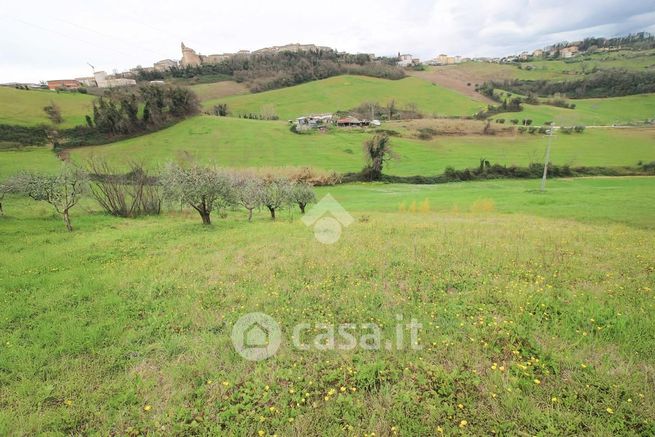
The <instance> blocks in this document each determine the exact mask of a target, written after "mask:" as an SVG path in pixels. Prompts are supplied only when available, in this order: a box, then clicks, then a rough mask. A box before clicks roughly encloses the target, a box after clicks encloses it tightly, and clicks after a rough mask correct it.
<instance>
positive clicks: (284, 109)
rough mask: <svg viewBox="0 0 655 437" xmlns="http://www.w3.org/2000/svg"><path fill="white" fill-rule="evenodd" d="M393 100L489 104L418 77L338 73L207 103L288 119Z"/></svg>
mask: <svg viewBox="0 0 655 437" xmlns="http://www.w3.org/2000/svg"><path fill="white" fill-rule="evenodd" d="M391 100H395V101H396V104H397V105H398V106H399V107H403V106H406V105H408V104H415V105H416V106H417V108H418V110H419V111H421V112H423V113H424V114H426V115H428V116H431V115H439V116H453V115H464V116H466V115H472V114H474V113H476V112H477V111H478V110H479V109H481V108H483V107H484V106H485V105H484V104H483V103H481V102H480V101H476V100H474V99H472V98H470V97H467V96H464V95H462V94H460V93H458V92H456V91H453V90H450V89H447V88H443V87H441V86H438V85H433V84H431V83H429V82H428V81H425V80H422V79H419V78H415V77H409V78H405V79H401V80H395V81H394V80H385V79H376V78H371V77H364V76H337V77H332V78H329V79H325V80H319V81H315V82H310V83H306V84H302V85H298V86H293V87H289V88H283V89H279V90H274V91H268V92H264V93H258V94H249V95H244V96H233V97H226V98H222V99H212V100H208V101H206V102H204V104H203V106H204V107H205V109H209V108H211V107H212V106H214V105H216V104H217V103H227V105H228V107H229V109H230V111H231V113H232V115H234V116H236V115H238V114H245V113H254V114H259V113H260V112H261V111H262V108H263V107H266V106H268V107H269V108H271V109H274V110H275V112H276V113H277V115H278V116H279V117H280V118H281V119H285V120H286V119H295V118H296V117H300V116H302V115H304V114H305V115H306V114H312V113H323V112H335V111H338V110H344V111H345V110H349V109H352V108H354V107H357V106H359V105H360V104H362V103H366V102H377V103H380V104H382V105H385V104H386V103H387V102H389V101H391Z"/></svg>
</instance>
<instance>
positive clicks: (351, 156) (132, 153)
mask: <svg viewBox="0 0 655 437" xmlns="http://www.w3.org/2000/svg"><path fill="white" fill-rule="evenodd" d="M369 136H370V134H363V133H351V132H346V131H337V132H336V133H334V134H316V135H310V136H306V135H295V134H292V133H291V132H289V129H288V127H287V126H286V124H285V123H284V122H264V121H254V120H242V119H236V118H218V117H209V116H202V117H196V118H194V119H190V120H187V121H184V122H182V123H180V124H178V125H176V126H173V127H171V128H168V129H165V130H163V131H160V132H156V133H154V134H151V135H147V136H144V137H139V138H134V139H131V140H127V141H123V142H119V143H115V144H110V145H105V146H96V147H87V148H82V149H76V150H73V151H71V155H72V156H73V158H74V159H75V160H77V161H84V160H86V159H88V158H89V157H90V156H92V155H98V156H104V157H106V158H107V159H109V160H111V161H114V162H117V163H127V162H129V161H131V160H134V159H137V160H142V161H144V162H146V163H148V164H149V165H153V166H154V165H157V164H164V163H165V162H166V161H169V160H175V159H177V158H180V157H184V156H187V155H188V154H190V155H192V156H195V157H196V158H197V159H199V160H201V161H204V162H209V161H213V162H215V163H218V164H219V165H224V166H238V167H257V166H286V165H295V166H303V165H306V166H312V167H316V168H321V169H325V170H335V171H338V172H346V171H357V170H359V169H361V167H362V162H363V158H362V152H361V144H362V142H363V141H364V140H365V139H366V138H368V137H369ZM654 139H655V131H653V130H648V129H631V130H613V129H595V130H592V129H589V130H587V131H586V132H585V133H584V134H582V135H570V136H565V135H559V136H558V137H557V139H556V140H555V142H554V146H553V153H552V159H553V162H555V163H557V164H570V165H635V164H636V163H637V162H638V161H639V160H642V161H652V160H655V141H654ZM393 144H394V146H395V149H396V152H397V153H398V159H396V160H394V161H392V162H391V163H389V165H388V167H387V170H386V171H387V173H390V174H398V175H415V174H421V175H433V174H437V173H441V172H442V171H443V170H444V169H445V168H446V167H447V166H453V167H455V168H466V167H473V166H477V165H478V163H479V160H480V158H486V159H488V160H490V161H491V162H494V163H501V164H517V165H526V164H528V163H530V162H536V161H540V160H542V159H543V152H544V150H545V146H546V143H545V140H544V138H543V137H542V136H539V135H535V136H533V135H519V136H515V137H503V136H498V137H493V136H492V137H489V136H485V137H483V136H465V137H457V136H453V137H437V138H436V139H435V140H433V141H430V142H427V141H418V140H409V139H404V138H394V139H393ZM2 156H3V155H2V152H0V160H1V159H2Z"/></svg>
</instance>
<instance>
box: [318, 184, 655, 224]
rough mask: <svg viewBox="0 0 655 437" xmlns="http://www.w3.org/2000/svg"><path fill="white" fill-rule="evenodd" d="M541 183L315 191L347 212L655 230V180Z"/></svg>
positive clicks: (349, 186)
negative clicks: (491, 216) (518, 218)
mask: <svg viewBox="0 0 655 437" xmlns="http://www.w3.org/2000/svg"><path fill="white" fill-rule="evenodd" d="M539 184H540V181H536V180H524V181H521V180H515V181H506V180H503V181H480V182H469V183H451V184H444V185H432V186H431V185H407V184H347V185H339V186H337V187H321V188H317V190H318V192H319V198H320V197H321V196H322V195H324V194H326V193H330V194H332V195H333V196H334V197H335V198H336V199H337V200H338V201H339V202H340V203H341V204H342V205H343V206H344V207H345V208H346V209H347V210H348V211H355V212H366V211H371V210H374V211H384V212H395V211H401V210H405V211H407V214H409V213H410V210H411V209H412V205H416V209H417V211H418V210H420V208H421V205H422V204H423V202H425V201H426V200H427V202H428V204H429V206H430V210H431V211H437V212H439V213H454V212H461V213H467V212H483V211H487V212H494V211H495V212H500V213H503V214H529V215H535V216H540V217H549V218H569V219H575V220H579V221H583V222H589V223H595V224H599V223H622V224H627V225H631V226H636V227H643V228H650V229H655V201H654V200H655V194H653V193H654V192H655V191H654V190H655V178H652V177H629V178H611V177H599V178H578V179H576V178H573V179H556V180H549V181H548V182H547V185H546V187H547V190H546V192H545V193H542V192H540V191H539Z"/></svg>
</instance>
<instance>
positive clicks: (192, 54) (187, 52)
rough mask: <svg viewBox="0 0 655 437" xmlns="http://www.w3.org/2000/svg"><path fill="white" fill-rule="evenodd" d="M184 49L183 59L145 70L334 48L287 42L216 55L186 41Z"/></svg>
mask: <svg viewBox="0 0 655 437" xmlns="http://www.w3.org/2000/svg"><path fill="white" fill-rule="evenodd" d="M180 46H181V49H182V59H180V61H179V62H178V61H174V60H172V59H162V60H161V61H158V62H155V63H154V65H153V66H152V67H151V68H143V70H146V71H148V70H151V71H166V70H168V69H170V68H174V67H178V66H179V67H186V66H191V67H195V66H198V65H203V64H218V63H220V62H223V61H225V60H228V59H231V58H234V57H238V56H250V55H258V54H266V53H280V52H302V51H310V50H332V48H330V47H324V46H317V45H314V44H297V43H296V44H287V45H284V46H273V47H266V48H263V49H259V50H255V51H254V52H251V51H250V50H240V51H238V52H236V53H221V54H214V55H202V54H200V53H197V52H196V51H195V50H194V49H192V48H191V47H187V46H186V45H184V43H181V44H180Z"/></svg>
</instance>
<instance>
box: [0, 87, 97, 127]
mask: <svg viewBox="0 0 655 437" xmlns="http://www.w3.org/2000/svg"><path fill="white" fill-rule="evenodd" d="M93 99H94V97H93V96H89V95H84V94H79V93H56V92H54V91H46V90H29V91H27V90H17V89H15V88H9V87H2V86H0V123H4V124H19V125H24V126H30V125H36V124H42V123H43V124H50V120H48V118H47V117H46V115H45V113H44V112H43V107H44V106H46V105H49V104H50V103H51V102H54V103H56V104H57V105H59V107H60V108H61V114H62V116H63V117H64V122H63V123H62V124H61V127H73V126H77V125H85V124H86V121H85V120H84V116H85V115H87V114H90V113H91V107H92V103H93Z"/></svg>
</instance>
